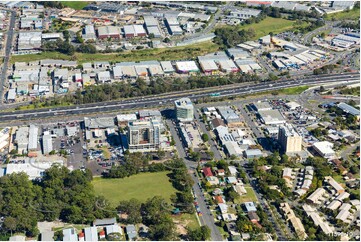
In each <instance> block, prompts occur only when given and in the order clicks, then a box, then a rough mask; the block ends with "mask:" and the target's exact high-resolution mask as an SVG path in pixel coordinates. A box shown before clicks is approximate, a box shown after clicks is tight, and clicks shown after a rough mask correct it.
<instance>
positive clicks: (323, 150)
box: [312, 141, 336, 159]
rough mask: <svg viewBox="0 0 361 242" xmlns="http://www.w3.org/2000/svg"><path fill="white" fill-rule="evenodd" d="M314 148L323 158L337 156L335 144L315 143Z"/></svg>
mask: <svg viewBox="0 0 361 242" xmlns="http://www.w3.org/2000/svg"><path fill="white" fill-rule="evenodd" d="M312 147H313V148H314V150H315V151H316V152H317V153H318V154H319V155H320V156H322V157H323V158H327V159H329V158H333V157H334V156H335V154H336V153H335V151H334V150H333V144H332V143H331V142H328V141H322V142H315V143H314V144H313V145H312Z"/></svg>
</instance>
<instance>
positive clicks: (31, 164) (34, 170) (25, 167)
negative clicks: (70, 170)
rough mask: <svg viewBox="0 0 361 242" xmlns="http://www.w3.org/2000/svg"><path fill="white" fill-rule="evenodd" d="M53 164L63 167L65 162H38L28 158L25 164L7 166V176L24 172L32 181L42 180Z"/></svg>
mask: <svg viewBox="0 0 361 242" xmlns="http://www.w3.org/2000/svg"><path fill="white" fill-rule="evenodd" d="M53 164H59V165H63V161H61V160H59V161H56V162H36V161H35V160H33V158H27V160H25V163H19V164H14V163H11V164H7V166H6V174H13V173H20V172H24V173H26V174H27V175H28V176H29V179H30V180H33V179H36V178H40V177H42V176H43V175H44V171H45V170H46V169H49V168H50V167H51V166H52V165H53Z"/></svg>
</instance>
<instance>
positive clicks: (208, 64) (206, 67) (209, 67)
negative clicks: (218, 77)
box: [199, 60, 218, 75]
mask: <svg viewBox="0 0 361 242" xmlns="http://www.w3.org/2000/svg"><path fill="white" fill-rule="evenodd" d="M199 65H200V66H201V68H202V71H203V72H204V73H205V74H211V75H214V74H217V72H218V66H217V64H216V63H215V62H214V61H213V60H199Z"/></svg>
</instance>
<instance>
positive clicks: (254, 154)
mask: <svg viewBox="0 0 361 242" xmlns="http://www.w3.org/2000/svg"><path fill="white" fill-rule="evenodd" d="M243 155H244V157H245V158H247V159H254V158H259V157H262V156H263V154H262V151H261V150H260V149H249V150H245V151H243Z"/></svg>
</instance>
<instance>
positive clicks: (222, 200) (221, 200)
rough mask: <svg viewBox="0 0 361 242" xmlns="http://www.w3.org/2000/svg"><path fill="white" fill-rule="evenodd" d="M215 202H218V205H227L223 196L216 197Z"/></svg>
mask: <svg viewBox="0 0 361 242" xmlns="http://www.w3.org/2000/svg"><path fill="white" fill-rule="evenodd" d="M214 200H215V201H216V203H217V204H221V203H224V204H225V203H226V201H225V200H224V198H223V197H222V196H221V195H217V196H214Z"/></svg>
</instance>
